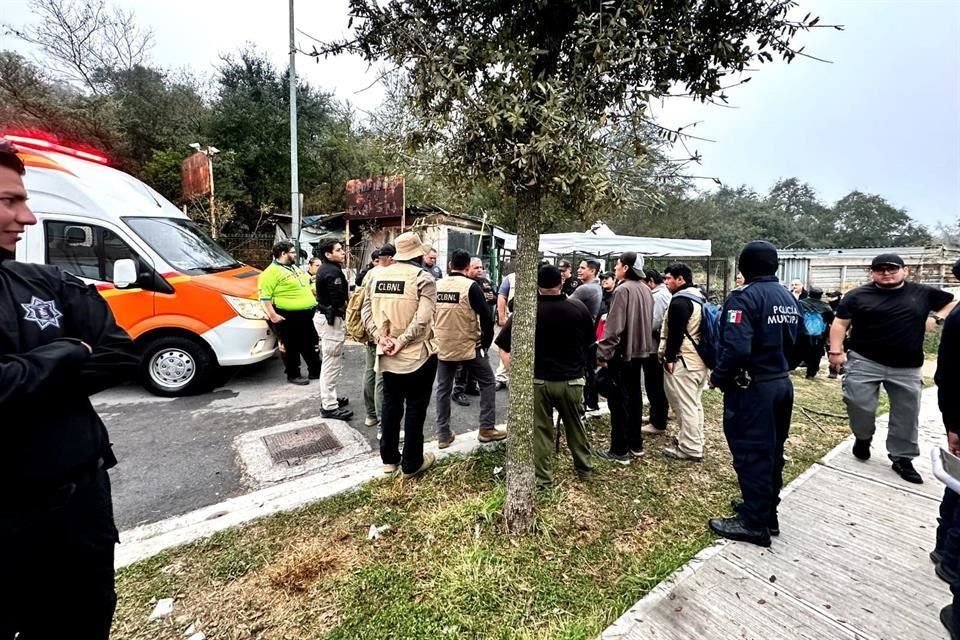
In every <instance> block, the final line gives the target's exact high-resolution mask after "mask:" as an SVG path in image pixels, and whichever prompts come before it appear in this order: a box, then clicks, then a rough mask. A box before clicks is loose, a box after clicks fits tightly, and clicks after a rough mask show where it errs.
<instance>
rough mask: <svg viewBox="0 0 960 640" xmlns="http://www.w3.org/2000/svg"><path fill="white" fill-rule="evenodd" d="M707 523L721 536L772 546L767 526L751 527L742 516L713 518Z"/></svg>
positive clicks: (762, 545)
mask: <svg viewBox="0 0 960 640" xmlns="http://www.w3.org/2000/svg"><path fill="white" fill-rule="evenodd" d="M707 525H708V526H709V527H710V530H711V531H713V532H714V533H715V534H717V535H718V536H720V537H721V538H727V539H729V540H739V541H740V542H749V543H750V544H755V545H757V546H760V547H769V546H770V531H769V530H768V529H767V528H766V527H762V528H754V527H749V526H747V525H746V523H744V521H743V519H742V518H741V517H740V516H734V517H732V518H712V519H711V520H710V521H709V522H707Z"/></svg>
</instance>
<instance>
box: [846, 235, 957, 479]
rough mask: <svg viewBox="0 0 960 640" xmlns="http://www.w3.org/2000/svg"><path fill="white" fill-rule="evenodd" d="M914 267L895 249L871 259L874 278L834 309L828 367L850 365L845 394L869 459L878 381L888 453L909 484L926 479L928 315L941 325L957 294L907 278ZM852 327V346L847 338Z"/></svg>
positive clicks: (858, 445) (860, 452) (860, 451)
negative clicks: (883, 394) (922, 466)
mask: <svg viewBox="0 0 960 640" xmlns="http://www.w3.org/2000/svg"><path fill="white" fill-rule="evenodd" d="M909 274H910V270H909V269H908V268H907V267H906V266H905V265H904V263H903V259H902V258H901V257H900V256H898V255H897V254H895V253H884V254H881V255H879V256H877V257H875V258H874V259H873V261H872V262H871V263H870V275H871V278H872V282H870V283H868V284H865V285H863V286H861V287H858V288H856V289H854V290H853V291H851V292H849V293H848V294H847V295H845V296H844V297H843V299H842V300H841V301H840V304H839V306H838V307H837V313H836V319H835V320H834V321H833V325H832V326H831V328H830V350H829V351H828V352H827V353H828V355H829V356H830V365H831V366H832V367H834V368H839V367H841V366H845V368H846V375H845V377H844V380H843V400H844V403H845V404H846V405H847V416H848V418H849V420H850V430H851V431H852V432H853V435H854V436H855V437H856V442H855V443H854V445H853V455H854V456H855V457H856V458H857V459H859V460H862V461H866V460H869V459H870V445H871V443H872V440H873V434H874V432H875V430H876V418H877V403H878V400H879V397H880V385H883V388H884V389H886V391H887V396H888V397H889V399H890V421H889V426H888V430H887V442H886V445H887V455H888V456H889V458H890V460H891V462H892V468H893V470H894V471H895V472H896V473H897V474H899V475H900V477H901V478H903V479H904V480H906V481H907V482H912V483H914V484H922V483H923V478H922V477H921V476H920V474H919V473H918V472H917V470H916V469H914V467H913V459H914V458H916V457H917V456H918V455H920V449H919V447H918V444H917V432H918V427H919V416H920V393H921V391H922V389H923V377H922V374H921V369H922V366H923V338H924V333H925V332H926V327H927V320H928V318H930V317H932V318H933V319H934V320H935V321H936V323H937V324H942V323H943V320H944V318H946V317H947V315H948V314H949V313H950V311H951V310H953V307H954V306H955V305H956V301H955V300H954V299H953V294H952V293H950V292H948V291H943V290H941V289H937V288H934V287H930V286H927V285H923V284H919V283H916V282H909V281H908V280H907V276H908V275H909ZM848 332H849V339H848V341H847V347H848V350H847V351H846V352H845V351H844V338H846V337H847V334H848Z"/></svg>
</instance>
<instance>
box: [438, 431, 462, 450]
mask: <svg viewBox="0 0 960 640" xmlns="http://www.w3.org/2000/svg"><path fill="white" fill-rule="evenodd" d="M456 437H457V436H455V435H454V434H453V433H448V434H443V435H442V436H438V437H437V447H438V448H440V449H446V448H447V447H449V446H450V445H452V444H453V441H454V440H455V439H456Z"/></svg>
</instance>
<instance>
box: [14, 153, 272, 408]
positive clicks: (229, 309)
mask: <svg viewBox="0 0 960 640" xmlns="http://www.w3.org/2000/svg"><path fill="white" fill-rule="evenodd" d="M4 137H5V138H7V139H8V140H10V141H12V142H13V143H14V144H15V145H16V146H17V147H18V149H19V150H20V154H21V157H22V158H23V161H24V163H25V164H26V166H27V173H26V176H24V183H25V184H26V187H27V192H28V194H29V196H30V201H29V204H30V208H31V209H32V210H33V212H34V214H36V216H37V220H38V223H37V224H36V225H34V226H32V227H28V228H27V230H26V233H25V234H24V238H23V240H22V241H21V242H19V243H18V244H17V260H21V261H24V262H34V263H42V264H50V265H55V266H58V267H60V268H62V269H63V270H64V271H68V272H70V273H72V274H74V275H75V276H77V277H79V278H82V279H83V280H85V281H86V282H91V283H93V284H95V285H96V286H97V289H99V290H100V294H101V295H102V296H103V297H104V298H105V299H106V300H107V302H108V304H109V305H110V308H111V309H112V310H113V313H114V315H115V316H116V318H117V321H118V323H119V324H120V325H121V326H122V327H123V328H124V329H126V330H127V332H128V333H129V334H130V336H131V337H132V338H133V339H134V340H135V341H136V342H137V344H138V345H139V347H140V349H141V352H142V354H143V356H142V363H141V375H142V382H143V384H144V386H145V387H146V388H147V389H149V390H150V391H152V392H153V393H155V394H157V395H162V396H180V395H187V394H191V393H197V392H200V391H204V390H207V389H209V388H210V387H211V386H212V384H213V382H214V380H215V379H216V378H217V373H218V369H219V367H228V366H236V365H245V364H252V363H255V362H260V361H262V360H265V359H267V358H269V357H271V356H272V355H273V354H274V353H275V352H276V349H277V340H276V336H275V335H274V334H273V332H272V331H271V330H270V328H269V327H268V326H267V322H266V315H265V313H264V310H263V307H262V306H261V304H260V302H259V300H258V296H257V276H258V275H259V274H260V272H259V271H258V270H256V269H254V268H252V267H248V266H246V265H243V264H241V263H239V262H237V261H236V260H235V259H234V258H233V257H231V256H230V254H229V253H227V252H226V250H224V249H223V248H222V247H220V245H218V244H217V243H216V242H215V241H213V240H211V239H210V238H209V237H208V236H207V235H206V234H205V233H204V232H203V231H201V230H200V229H199V228H198V227H197V226H196V225H195V224H194V223H193V222H191V221H190V219H189V218H187V216H186V215H185V214H184V213H183V212H182V211H180V210H179V209H177V207H175V206H174V205H173V204H172V203H170V202H169V201H168V200H166V199H165V198H164V197H163V196H162V195H160V194H159V193H157V192H156V191H154V190H153V189H151V188H150V187H148V186H147V185H146V184H144V183H143V182H141V181H139V180H137V179H136V178H134V177H133V176H130V175H128V174H126V173H123V172H121V171H118V170H116V169H113V168H111V167H109V166H107V158H106V157H105V156H103V155H101V154H98V153H93V152H90V151H87V150H81V149H74V148H70V147H66V146H63V145H60V144H58V143H56V142H54V141H52V139H43V138H41V137H38V136H35V135H31V136H26V135H14V134H5V135H4Z"/></svg>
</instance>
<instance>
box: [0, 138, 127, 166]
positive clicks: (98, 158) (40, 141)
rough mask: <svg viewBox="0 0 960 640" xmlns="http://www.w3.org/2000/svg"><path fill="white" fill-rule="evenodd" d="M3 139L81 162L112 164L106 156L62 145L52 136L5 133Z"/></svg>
mask: <svg viewBox="0 0 960 640" xmlns="http://www.w3.org/2000/svg"><path fill="white" fill-rule="evenodd" d="M2 137H3V138H5V139H7V140H9V141H10V142H12V143H14V144H15V145H17V146H20V147H25V148H27V149H39V150H41V151H53V152H55V153H62V154H63V155H66V156H73V157H74V158H80V159H81V160H89V161H90V162H96V163H99V164H110V160H109V158H107V157H106V156H105V155H102V154H99V153H93V152H91V151H85V150H83V149H77V148H75V147H67V146H64V145H62V144H60V143H59V142H58V141H57V139H56V138H55V137H53V136H51V138H52V139H47V138H39V137H36V135H29V136H26V135H19V134H12V133H5V134H3V135H2Z"/></svg>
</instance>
